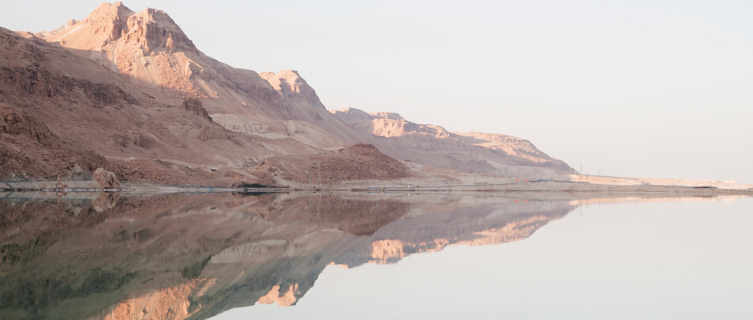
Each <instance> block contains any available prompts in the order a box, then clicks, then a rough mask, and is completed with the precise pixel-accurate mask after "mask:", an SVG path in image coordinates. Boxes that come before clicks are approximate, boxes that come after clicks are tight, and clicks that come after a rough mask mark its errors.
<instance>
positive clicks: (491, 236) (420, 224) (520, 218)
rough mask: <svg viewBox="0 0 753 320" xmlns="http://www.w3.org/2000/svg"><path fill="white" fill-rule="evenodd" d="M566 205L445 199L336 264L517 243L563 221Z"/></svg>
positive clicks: (418, 210)
mask: <svg viewBox="0 0 753 320" xmlns="http://www.w3.org/2000/svg"><path fill="white" fill-rule="evenodd" d="M572 208H573V206H572V205H570V204H569V203H568V202H566V201H551V200H525V199H515V198H508V197H493V198H491V197H490V198H448V199H439V200H434V202H433V203H431V202H430V203H424V204H421V205H419V206H417V208H416V209H415V210H414V212H413V213H412V214H411V215H409V216H406V217H404V218H403V219H401V220H399V221H398V222H397V223H392V224H389V225H386V226H384V227H382V228H381V229H379V230H378V231H377V232H376V233H375V234H374V235H373V236H372V239H373V240H372V241H371V242H369V243H368V244H366V245H363V246H361V247H358V248H356V249H355V250H353V251H350V252H348V253H347V254H346V255H343V256H341V257H340V258H339V259H338V260H337V261H336V263H339V264H346V265H349V266H351V267H353V266H357V265H360V264H362V263H393V262H396V261H398V260H400V259H401V258H403V257H405V256H407V255H410V254H414V253H421V252H433V251H438V250H442V249H443V248H444V247H446V246H448V245H452V244H463V245H489V244H498V243H503V242H510V241H515V240H521V239H525V238H527V237H529V236H530V235H531V234H532V233H533V232H534V231H536V230H537V229H538V228H540V227H541V226H543V225H544V224H546V223H547V222H549V221H551V220H553V219H558V218H561V217H563V216H565V215H566V214H567V213H568V212H569V211H570V210H572Z"/></svg>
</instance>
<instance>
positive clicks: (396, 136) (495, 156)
mask: <svg viewBox="0 0 753 320" xmlns="http://www.w3.org/2000/svg"><path fill="white" fill-rule="evenodd" d="M332 113H333V114H334V115H335V116H337V117H338V118H340V119H341V120H342V121H344V122H346V123H347V124H349V125H350V126H352V127H354V128H356V129H358V130H361V131H362V132H364V133H366V134H369V135H371V136H372V137H374V139H375V140H374V144H375V145H377V146H378V147H379V148H380V149H381V150H383V151H384V152H385V153H387V154H388V155H391V156H393V157H395V158H397V159H401V160H406V161H411V162H415V163H420V164H423V165H426V166H432V167H438V168H445V169H455V170H462V171H470V172H475V173H481V174H485V175H500V176H506V175H511V174H524V175H526V176H529V177H536V176H538V177H547V176H549V177H551V176H556V175H563V174H567V173H573V172H574V170H573V169H572V168H570V166H568V165H567V164H566V163H565V162H563V161H561V160H557V159H553V158H551V157H549V156H548V155H547V154H545V153H544V152H542V151H541V150H539V149H537V148H536V147H535V146H534V145H533V144H532V143H530V142H529V141H527V140H524V139H521V138H517V137H512V136H507V135H502V134H494V133H483V132H449V131H447V130H445V128H443V127H441V126H439V125H432V124H417V123H414V122H411V121H408V120H405V119H403V117H401V116H400V115H399V114H397V113H390V112H377V113H366V112H364V111H362V110H358V109H355V108H346V109H343V110H338V111H332ZM526 168H535V170H530V169H528V170H526ZM525 171H529V172H526V173H524V172H525Z"/></svg>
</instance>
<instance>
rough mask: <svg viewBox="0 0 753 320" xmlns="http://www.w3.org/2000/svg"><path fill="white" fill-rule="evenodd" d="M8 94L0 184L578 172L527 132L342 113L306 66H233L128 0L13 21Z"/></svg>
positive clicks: (1, 129) (2, 41) (2, 85)
mask: <svg viewBox="0 0 753 320" xmlns="http://www.w3.org/2000/svg"><path fill="white" fill-rule="evenodd" d="M0 93H1V95H0V116H1V117H0V120H1V121H2V122H1V123H0V136H2V140H0V164H2V167H1V169H0V180H35V179H48V180H49V179H53V180H54V179H56V178H57V177H61V178H62V179H64V180H65V179H88V178H89V177H90V176H91V173H92V172H93V171H94V170H95V169H96V168H99V167H101V168H104V169H106V170H108V171H111V172H113V173H115V175H116V176H117V177H118V179H120V180H124V181H128V182H156V183H168V184H204V185H206V184H212V185H232V184H239V183H246V182H249V183H254V182H259V181H266V182H268V183H277V184H286V183H307V182H308V181H310V179H309V175H310V174H311V171H310V167H311V165H313V162H318V163H320V166H319V168H318V169H317V170H318V171H320V170H321V167H322V166H321V164H327V165H326V166H324V169H325V170H328V171H325V172H324V173H323V176H324V177H328V178H327V179H329V180H331V181H332V182H333V183H334V182H340V181H347V180H362V179H380V180H385V179H389V180H394V179H401V178H404V177H408V176H416V175H419V176H420V175H426V174H429V175H431V174H434V173H436V172H438V171H437V170H440V171H441V172H442V173H443V174H450V175H452V174H453V173H457V172H465V173H474V174H484V175H496V176H504V175H507V174H510V173H511V172H514V173H520V172H524V173H526V174H529V175H531V176H533V175H536V174H538V175H541V176H554V175H558V176H564V175H566V174H567V173H571V172H572V169H570V168H569V167H568V166H567V165H566V164H565V163H564V162H562V161H559V160H556V159H551V158H550V157H548V156H547V155H546V154H544V153H542V152H541V151H539V150H537V149H536V148H535V147H534V146H533V145H532V144H530V143H529V142H527V141H525V140H522V139H518V138H514V137H509V136H502V135H493V134H480V133H452V132H447V131H446V130H444V129H443V128H442V127H440V126H431V125H418V124H415V123H412V122H409V121H406V120H404V119H402V118H400V117H399V116H397V115H395V114H388V113H383V114H378V115H368V114H365V113H363V112H360V111H357V110H355V109H351V110H350V111H346V112H335V113H331V112H329V111H328V110H327V108H326V107H325V106H324V105H323V104H322V102H321V101H320V99H319V97H318V96H317V94H316V91H315V90H314V89H313V88H312V87H311V86H310V85H309V84H308V83H307V82H306V81H305V80H304V79H303V78H302V77H301V76H300V74H299V73H298V72H297V71H292V70H286V71H280V72H277V73H273V72H262V73H257V72H255V71H251V70H245V69H238V68H234V67H231V66H228V65H226V64H224V63H221V62H219V61H217V60H215V59H212V58H211V57H208V56H206V55H204V54H203V53H202V52H201V51H200V50H199V49H198V48H196V46H195V45H194V44H193V42H192V41H191V40H190V38H189V37H188V36H187V35H185V34H184V33H183V31H182V30H181V28H180V27H179V26H178V24H177V23H176V22H175V21H174V20H173V19H171V18H170V17H169V16H168V15H167V13H165V12H163V11H161V10H155V9H146V10H143V11H141V12H134V11H132V10H130V9H129V8H127V7H126V6H124V5H123V4H122V3H120V2H118V3H114V4H110V3H103V4H101V5H100V6H99V7H98V8H96V9H95V10H94V11H92V12H91V13H90V14H89V16H87V17H86V18H84V19H82V20H80V21H75V20H70V21H68V22H67V23H65V24H64V25H63V26H61V27H60V28H58V29H56V30H53V31H44V32H39V33H30V32H12V31H9V30H6V29H2V28H0ZM359 117H360V118H359ZM359 144H360V146H357V145H359ZM369 145H373V146H375V148H374V147H368V146H369ZM351 146H353V147H351ZM364 146H367V147H364ZM349 147H350V148H349ZM343 150H345V151H343ZM354 150H358V152H355V151H354ZM383 153H384V154H383ZM395 159H397V160H395ZM312 161H313V162H312ZM308 162H311V163H308ZM345 164H348V165H345ZM364 164H369V166H370V167H372V169H369V170H365V169H363V168H361V169H357V168H356V167H357V166H359V165H361V166H363V165H364ZM371 164H376V165H374V166H372V165H371ZM380 164H384V165H380ZM273 168H284V169H285V170H288V171H287V173H280V172H278V173H280V174H277V175H275V174H273V172H272V171H273ZM341 168H351V169H352V170H350V169H349V170H346V171H343V170H340V169H341ZM435 169H436V170H435ZM278 171H279V170H278ZM317 174H319V172H318V173H317Z"/></svg>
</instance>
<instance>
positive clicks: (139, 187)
mask: <svg viewBox="0 0 753 320" xmlns="http://www.w3.org/2000/svg"><path fill="white" fill-rule="evenodd" d="M364 182H366V181H364ZM385 182H386V183H384V184H377V183H374V182H373V181H368V182H366V183H348V184H340V185H323V186H316V185H296V186H287V187H285V186H270V187H232V186H200V185H161V184H150V183H133V184H129V183H123V184H122V186H121V187H118V188H102V187H101V186H100V185H99V184H98V183H97V182H96V181H62V185H61V184H59V183H61V182H59V181H52V180H41V181H4V182H0V193H15V192H43V193H92V192H95V193H101V192H108V193H115V192H118V193H120V192H122V193H151V194H163V193H295V192H325V191H326V192H354V193H406V192H407V193H437V192H450V193H458V194H462V193H489V194H493V193H499V192H535V193H545V192H573V193H606V194H682V195H697V196H713V195H748V196H753V188H747V189H741V188H719V187H715V186H685V185H616V184H595V183H588V182H578V181H564V180H562V181H558V180H542V181H531V182H519V183H496V184H494V183H484V184H452V183H449V184H448V183H443V184H424V185H417V184H407V183H405V184H404V183H399V182H395V181H385Z"/></svg>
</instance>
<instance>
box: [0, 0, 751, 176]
mask: <svg viewBox="0 0 753 320" xmlns="http://www.w3.org/2000/svg"><path fill="white" fill-rule="evenodd" d="M99 2H100V1H28V2H20V1H13V2H11V1H5V0H2V2H0V4H1V5H0V8H2V10H0V26H2V27H5V28H8V29H12V30H26V31H42V30H50V29H54V28H57V27H58V26H60V25H62V24H63V23H65V21H66V20H67V19H70V18H75V19H82V18H84V17H86V15H87V14H88V13H89V12H90V11H92V10H94V8H96V7H97V5H98V4H99ZM125 5H126V6H128V7H129V8H130V9H132V10H134V11H141V10H143V9H145V8H147V7H152V8H157V9H162V10H164V11H166V12H167V13H168V14H169V15H170V16H171V17H172V18H173V19H174V20H175V21H176V22H177V23H178V25H180V26H181V27H182V28H183V30H184V31H185V32H186V34H187V35H188V36H189V38H191V39H192V40H193V41H194V43H195V44H196V45H197V47H198V48H199V49H200V50H202V51H203V52H204V53H206V54H207V55H209V56H212V57H214V58H216V59H218V60H220V61H222V62H225V63H228V64H230V65H232V66H235V67H240V68H246V69H252V70H256V71H279V70H283V69H295V70H298V71H299V72H300V73H301V75H302V76H303V77H304V78H305V79H306V80H307V81H308V82H309V84H311V85H312V86H313V87H314V88H315V89H316V90H317V93H318V94H319V96H320V98H321V99H322V101H323V102H324V104H325V105H326V106H327V107H328V108H329V109H341V108H343V107H348V106H350V107H356V108H360V109H364V110H366V111H372V112H373V111H393V112H398V113H400V114H402V115H403V116H404V117H405V118H407V119H409V120H412V121H415V122H419V123H434V124H440V125H443V126H445V127H446V128H447V129H449V130H453V131H487V132H498V133H505V134H510V135H515V136H519V137H523V138H525V139H528V140H530V141H532V142H533V143H534V144H535V145H536V146H537V147H539V148H540V149H541V150H543V151H544V152H546V153H548V154H549V155H551V156H553V157H556V158H559V159H562V160H564V161H566V162H567V163H569V164H570V165H571V166H573V167H574V168H576V169H580V168H581V166H582V168H583V169H584V171H585V172H586V173H591V174H599V173H601V174H609V175H616V176H639V177H673V178H674V177H676V178H699V179H720V180H737V181H739V182H746V183H753V169H751V164H753V19H751V17H753V1H750V0H745V1H595V0H594V1H557V0H550V1H535V0H534V1H462V2H460V1H271V0H270V1H212V2H209V1H126V2H125Z"/></svg>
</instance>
